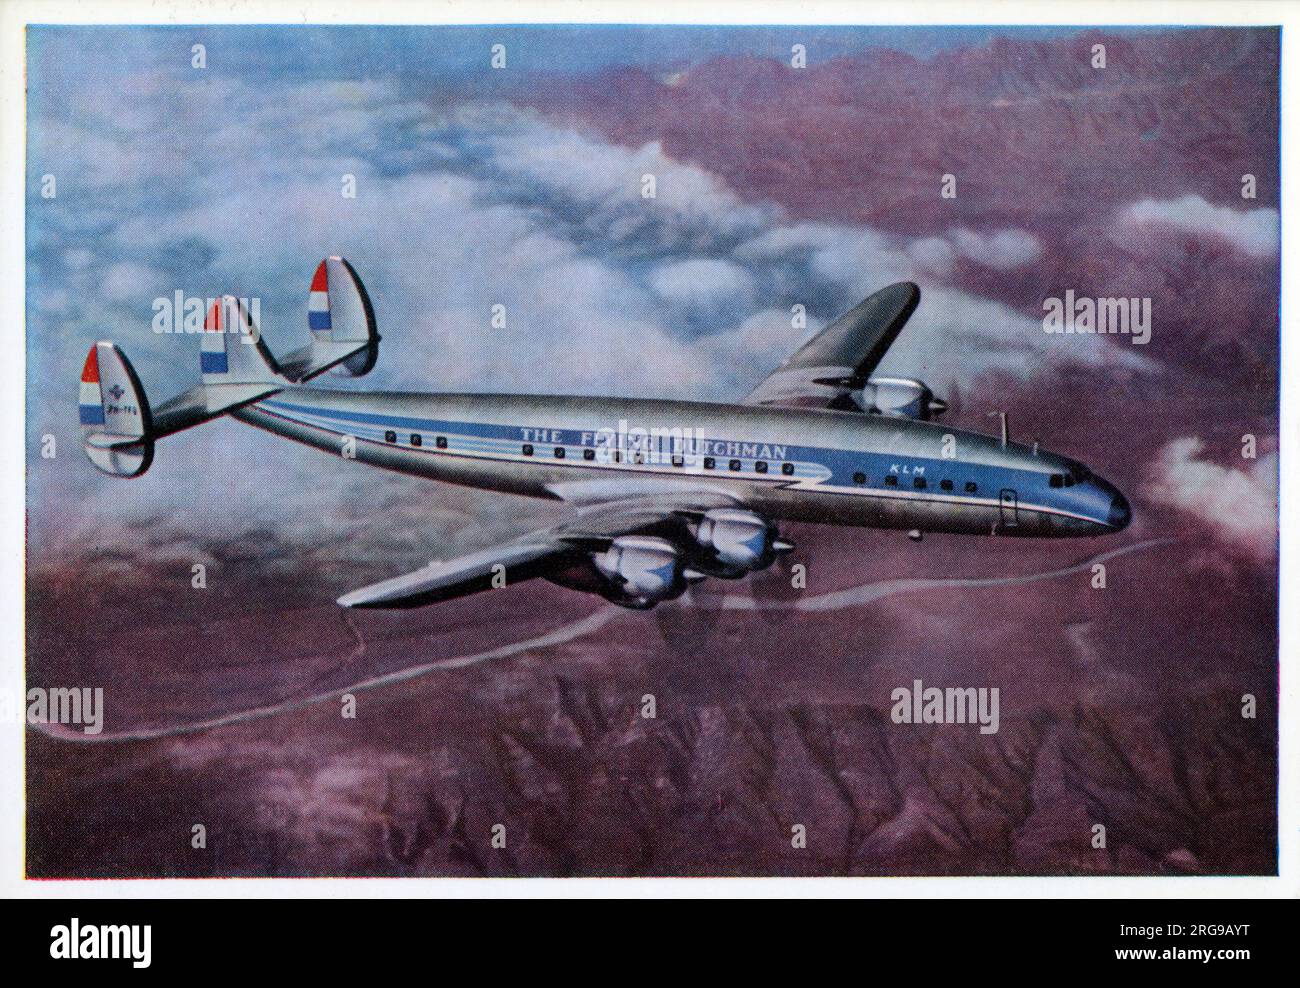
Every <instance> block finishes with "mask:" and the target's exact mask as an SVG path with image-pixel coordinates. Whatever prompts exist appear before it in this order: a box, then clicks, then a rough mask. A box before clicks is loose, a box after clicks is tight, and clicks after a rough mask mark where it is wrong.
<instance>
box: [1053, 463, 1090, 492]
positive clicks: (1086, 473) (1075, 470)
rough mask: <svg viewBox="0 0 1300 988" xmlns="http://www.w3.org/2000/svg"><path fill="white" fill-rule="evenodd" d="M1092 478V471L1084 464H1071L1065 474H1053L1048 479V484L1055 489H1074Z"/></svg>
mask: <svg viewBox="0 0 1300 988" xmlns="http://www.w3.org/2000/svg"><path fill="white" fill-rule="evenodd" d="M1091 477H1092V471H1091V470H1089V469H1088V468H1087V467H1085V466H1084V465H1083V464H1082V463H1071V464H1070V465H1069V466H1068V467H1066V472H1065V473H1054V474H1052V475H1051V476H1050V477H1049V478H1048V483H1050V484H1051V485H1052V486H1053V487H1073V486H1074V485H1075V484H1082V483H1083V482H1084V481H1086V480H1089V479H1091Z"/></svg>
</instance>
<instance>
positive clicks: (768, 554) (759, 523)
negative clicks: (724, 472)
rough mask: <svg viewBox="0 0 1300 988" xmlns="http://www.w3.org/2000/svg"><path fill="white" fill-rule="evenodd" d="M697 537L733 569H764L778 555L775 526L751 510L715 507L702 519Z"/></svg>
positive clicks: (727, 566)
mask: <svg viewBox="0 0 1300 988" xmlns="http://www.w3.org/2000/svg"><path fill="white" fill-rule="evenodd" d="M695 539H696V541H697V542H699V543H700V545H701V546H703V547H704V548H705V549H706V550H708V552H709V553H710V554H711V555H712V556H713V558H714V559H715V560H717V562H719V563H721V564H722V565H723V566H724V567H725V568H727V569H731V570H741V571H746V572H747V571H749V570H756V569H763V568H765V567H767V566H770V565H771V564H772V560H773V559H775V558H776V552H777V550H776V541H777V538H776V527H775V526H774V525H773V524H772V523H771V522H769V521H767V519H765V518H760V517H759V516H758V515H756V514H754V513H753V512H752V511H742V510H741V509H739V508H714V509H713V510H712V511H708V512H706V513H705V515H704V517H703V518H701V519H700V523H699V524H698V525H697V526H696V528H695Z"/></svg>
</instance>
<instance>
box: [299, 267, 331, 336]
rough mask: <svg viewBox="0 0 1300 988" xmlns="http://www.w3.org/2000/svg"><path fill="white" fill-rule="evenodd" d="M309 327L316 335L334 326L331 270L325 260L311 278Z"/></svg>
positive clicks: (308, 308) (308, 303)
mask: <svg viewBox="0 0 1300 988" xmlns="http://www.w3.org/2000/svg"><path fill="white" fill-rule="evenodd" d="M333 260H338V259H337V258H334V259H333ZM307 327H308V328H309V329H310V330H311V331H312V333H313V334H316V335H319V334H321V333H325V334H328V333H329V332H330V330H331V329H332V328H333V327H332V325H331V322H330V294H329V271H328V269H327V268H326V262H325V261H321V262H320V264H319V265H318V266H317V268H316V273H315V274H314V275H313V276H312V279H311V294H310V295H309V296H308V297H307ZM327 338H328V337H327Z"/></svg>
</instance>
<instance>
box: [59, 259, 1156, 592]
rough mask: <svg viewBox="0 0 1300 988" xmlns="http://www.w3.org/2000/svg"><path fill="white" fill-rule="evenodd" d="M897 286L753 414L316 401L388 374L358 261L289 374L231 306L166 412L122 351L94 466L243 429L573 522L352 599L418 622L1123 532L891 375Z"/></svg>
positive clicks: (598, 404)
mask: <svg viewBox="0 0 1300 988" xmlns="http://www.w3.org/2000/svg"><path fill="white" fill-rule="evenodd" d="M920 298H921V293H920V289H919V288H918V287H917V286H916V285H915V284H912V283H911V282H899V283H897V284H892V285H889V286H888V287H885V288H882V289H881V290H879V291H877V292H876V293H874V294H873V295H871V296H869V297H868V298H866V299H865V300H864V301H862V302H861V303H860V304H859V305H857V306H856V307H855V308H853V309H851V310H850V311H849V312H847V313H845V314H844V315H843V316H841V317H840V318H838V319H836V320H834V321H833V322H831V323H830V324H829V325H828V326H826V328H824V329H822V330H821V331H820V332H819V333H817V334H816V335H815V336H813V337H812V339H810V340H809V341H808V342H806V343H804V344H803V345H802V346H801V347H799V348H798V349H797V350H796V351H795V353H794V354H793V355H792V356H791V357H790V358H789V359H788V360H786V361H785V363H784V364H782V365H781V366H780V367H779V368H778V369H777V370H775V371H774V372H773V373H772V374H771V375H769V376H768V377H767V378H766V379H765V380H764V381H762V382H761V383H760V384H759V385H758V387H756V388H755V389H754V390H753V391H752V392H751V393H750V394H749V395H748V397H746V398H745V399H744V400H743V401H742V402H741V403H740V404H717V403H704V402H693V401H669V400H659V399H645V398H615V397H602V398H592V397H574V396H549V395H517V394H437V393H433V394H426V393H408V392H360V391H346V390H340V389H328V388H318V387H305V386H304V385H305V384H306V383H307V382H308V381H310V380H312V379H313V378H316V377H318V376H320V375H321V374H324V373H325V372H327V371H333V373H334V374H336V375H341V376H345V377H360V376H363V375H365V374H366V373H368V372H369V371H370V370H371V369H372V368H373V367H374V366H375V362H376V360H377V359H378V354H379V334H378V332H377V329H376V323H375V314H374V308H373V305H372V304H371V300H370V297H369V295H368V294H367V292H366V289H365V287H364V285H363V284H362V282H361V279H360V277H359V276H358V275H357V272H356V270H355V269H354V268H353V267H352V265H351V264H350V263H348V262H347V261H346V260H344V259H343V258H341V257H328V258H326V259H325V260H323V261H321V262H320V265H319V266H318V267H317V268H316V271H315V275H314V277H313V278H312V281H311V289H310V294H309V296H308V305H307V318H308V328H309V331H310V334H311V335H310V342H309V343H308V344H307V345H306V346H305V347H303V348H301V349H299V350H296V351H294V352H293V353H290V354H289V355H288V356H287V357H285V358H283V359H277V358H275V357H274V356H273V355H272V353H271V351H270V350H269V349H268V347H267V346H266V344H265V342H264V341H263V340H262V339H261V335H260V332H259V331H258V327H257V326H256V325H254V321H253V319H252V317H251V316H250V314H249V311H248V308H247V306H246V305H245V304H244V303H243V302H241V301H240V300H239V299H237V298H234V297H232V296H224V297H223V298H221V299H220V300H212V304H211V307H210V308H209V309H208V310H207V314H206V318H205V322H204V327H203V328H204V331H203V332H202V333H200V334H197V335H199V336H200V370H201V383H200V384H198V385H197V386H195V387H193V388H191V389H190V390H188V391H186V392H184V393H183V394H180V395H177V396H176V397H174V398H172V399H170V400H169V401H166V402H164V403H163V404H161V405H159V406H158V407H157V408H151V407H150V405H149V402H148V399H147V397H146V395H145V392H144V388H143V387H142V386H141V384H140V380H139V378H138V377H137V375H136V373H135V371H134V369H133V368H132V366H131V364H130V362H129V360H128V359H127V357H126V355H125V354H124V353H123V352H122V350H121V349H120V348H119V347H117V346H116V345H115V344H113V343H112V342H107V341H104V342H98V343H95V344H94V345H93V346H92V347H91V349H90V353H89V355H88V356H87V358H86V362H85V366H84V369H83V371H82V375H81V395H80V421H81V427H82V433H83V442H84V447H85V450H86V453H87V455H88V456H89V458H90V461H91V462H92V463H93V464H94V465H95V466H96V467H97V468H99V469H100V470H101V471H103V472H104V473H106V474H109V475H111V476H114V477H138V476H140V475H141V474H143V473H144V472H145V471H146V470H147V469H148V468H149V465H150V464H151V463H152V461H153V456H154V445H155V443H156V442H157V440H158V439H160V438H162V437H164V436H168V435H171V434H172V433H175V432H179V431H181V430H183V429H188V428H191V427H193V426H196V425H199V424H201V423H203V422H207V421H210V420H212V419H215V418H218V417H221V416H226V415H229V416H230V417H232V418H234V419H237V420H238V421H240V422H244V423H247V424H248V425H252V426H256V427H257V428H260V429H265V430H267V431H269V432H273V433H275V434H276V435H279V436H283V437H285V438H287V439H292V440H296V441H298V442H300V443H305V444H307V445H309V446H313V447H315V448H317V449H320V450H324V451H326V452H329V453H332V454H334V455H335V456H341V457H344V458H346V459H352V460H355V461H356V462H358V463H362V464H366V465H369V466H375V467H380V468H384V469H388V470H394V471H397V472H399V473H403V474H409V475H413V476H417V477H427V478H430V479H432V480H438V481H443V482H446V483H451V484H459V485H465V486H469V487H475V488H479V489H482V490H488V491H496V492H503V493H508V494H515V495H523V496H528V497H533V498H547V499H551V500H558V501H561V502H564V503H565V504H567V505H568V506H569V508H570V513H569V514H568V515H567V516H566V517H565V518H564V519H563V520H562V521H560V522H559V523H558V524H555V525H552V526H549V527H546V528H543V529H541V530H538V531H534V532H530V533H528V534H526V535H523V536H521V537H518V538H515V539H512V540H509V541H506V542H504V543H502V544H499V545H494V546H490V547H485V548H483V549H482V550H479V551H476V552H471V553H469V554H468V555H465V556H462V557H460V558H456V559H451V560H447V561H439V562H434V563H431V564H429V565H428V566H425V567H423V568H421V569H419V570H416V571H414V572H411V573H407V574H404V575H400V576H395V577H393V578H391V579H386V580H383V581H381V582H379V583H375V584H373V585H370V586H366V587H362V588H360V589H358V590H354V591H351V592H349V593H346V594H344V595H343V596H342V597H339V598H338V603H339V604H340V605H342V606H343V607H348V608H410V607H419V606H423V605H426V604H431V603H435V602H438V601H445V600H450V599H453V598H457V597H462V596H465V595H467V594H471V593H475V592H478V591H481V590H485V589H488V588H490V587H496V588H499V587H501V586H503V585H513V584H515V583H518V582H521V581H524V580H528V579H532V578H534V577H544V578H545V579H548V580H550V581H552V582H554V583H557V584H559V585H561V586H564V587H570V588H573V589H576V590H581V591H586V592H589V593H594V594H598V595H600V596H601V597H603V598H605V599H606V600H609V601H612V602H613V603H615V604H618V605H621V606H623V607H628V608H633V609H647V608H651V607H654V606H655V605H656V604H658V603H661V602H663V601H668V600H673V599H675V598H677V597H679V596H681V595H682V594H683V593H684V592H685V591H686V590H687V589H688V588H689V587H690V586H691V585H693V584H695V583H698V582H699V581H701V580H704V579H706V578H709V577H713V578H718V579H727V580H734V579H739V578H742V577H744V576H746V575H747V574H750V573H754V572H756V571H758V570H762V569H766V568H767V567H769V566H771V565H772V564H773V562H774V561H775V560H776V559H777V557H779V556H781V555H783V554H785V553H788V552H790V551H791V550H792V549H793V545H792V543H791V542H790V541H789V539H787V538H784V537H783V536H782V535H781V532H780V528H779V525H780V523H781V522H786V521H798V522H815V523H822V524H836V525H845V526H857V527H863V528H880V529H897V530H902V531H906V532H907V533H908V535H909V536H910V537H911V538H913V539H915V540H919V539H920V538H921V537H922V535H923V534H924V533H926V532H942V533H955V534H963V535H991V536H1008V537H1020V538H1023V537H1036V538H1077V537H1083V536H1096V535H1107V534H1112V533H1115V532H1119V531H1121V530H1123V529H1124V528H1125V526H1127V525H1128V523H1129V521H1130V518H1131V511H1130V508H1129V503H1128V501H1127V500H1126V499H1125V497H1124V495H1123V494H1122V493H1120V491H1119V490H1118V489H1117V488H1116V487H1115V486H1114V485H1113V484H1111V483H1110V482H1109V481H1107V480H1105V479H1103V478H1102V477H1099V476H1097V475H1096V474H1094V473H1093V472H1092V471H1091V470H1089V469H1088V468H1087V467H1086V466H1084V465H1083V464H1082V463H1080V462H1078V461H1076V460H1072V459H1069V458H1067V457H1064V456H1059V455H1057V454H1054V453H1050V452H1048V451H1047V450H1044V449H1039V448H1038V444H1037V443H1035V444H1034V445H1033V446H1032V447H1027V446H1025V445H1022V444H1019V443H1014V442H1011V441H1010V440H1009V438H1008V436H1007V431H1006V419H1005V416H1004V417H1003V419H1002V434H1001V436H989V435H984V434H981V433H976V432H970V431H966V430H961V429H955V428H948V427H945V426H943V425H940V424H939V423H938V422H936V421H934V419H935V418H937V417H938V416H939V415H941V414H942V413H943V412H944V411H945V410H946V408H947V405H946V403H945V402H944V401H942V400H941V399H939V398H937V397H935V395H934V393H933V391H932V390H931V389H930V388H929V387H927V386H926V385H925V384H924V383H923V382H921V381H917V380H912V379H908V378H895V377H873V376H872V372H873V371H874V370H875V368H876V366H877V365H878V364H879V362H880V360H881V358H882V357H883V356H884V354H885V352H886V351H887V350H888V349H889V347H890V345H891V344H892V343H893V342H894V340H895V339H896V338H897V336H898V334H899V333H900V331H901V330H902V328H903V326H904V324H905V323H906V322H907V320H908V319H909V318H910V317H911V315H912V313H913V312H914V311H915V309H916V307H917V305H918V304H919V302H920Z"/></svg>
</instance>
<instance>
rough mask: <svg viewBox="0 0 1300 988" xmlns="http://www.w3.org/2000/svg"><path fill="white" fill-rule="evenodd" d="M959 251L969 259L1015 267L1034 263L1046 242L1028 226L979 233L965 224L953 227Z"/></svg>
mask: <svg viewBox="0 0 1300 988" xmlns="http://www.w3.org/2000/svg"><path fill="white" fill-rule="evenodd" d="M948 236H949V238H950V239H951V240H952V242H953V244H954V246H955V247H956V248H957V251H958V253H960V254H961V255H962V257H965V258H966V259H967V260H971V261H974V262H976V263H977V264H983V265H984V266H985V267H989V268H995V269H997V270H998V271H1012V270H1015V269H1016V268H1023V267H1024V266H1025V265H1026V264H1032V263H1033V262H1034V261H1036V260H1038V259H1039V257H1041V256H1042V254H1043V244H1042V241H1040V240H1039V239H1038V238H1037V237H1035V236H1034V235H1033V234H1032V233H1029V232H1028V231H1026V230H1016V229H1005V230H997V231H995V232H993V233H977V232H976V231H974V230H968V229H966V228H964V227H958V228H957V229H954V230H950V231H949V232H948Z"/></svg>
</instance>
